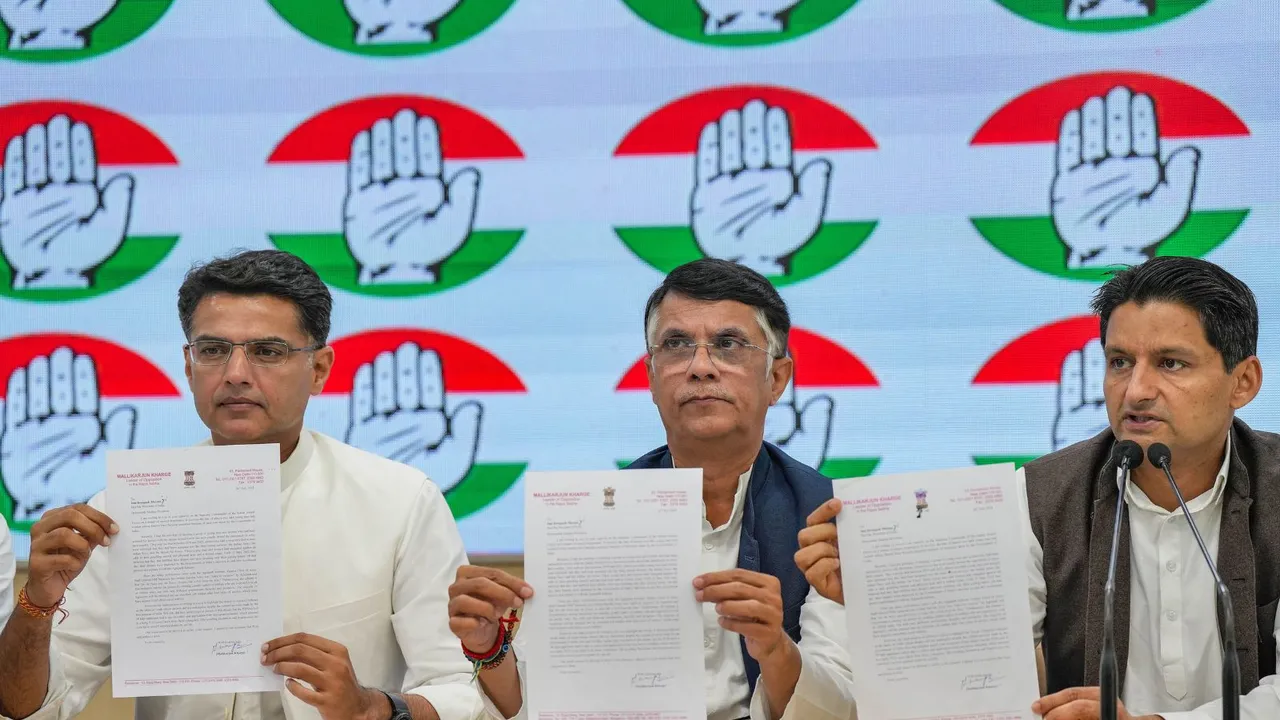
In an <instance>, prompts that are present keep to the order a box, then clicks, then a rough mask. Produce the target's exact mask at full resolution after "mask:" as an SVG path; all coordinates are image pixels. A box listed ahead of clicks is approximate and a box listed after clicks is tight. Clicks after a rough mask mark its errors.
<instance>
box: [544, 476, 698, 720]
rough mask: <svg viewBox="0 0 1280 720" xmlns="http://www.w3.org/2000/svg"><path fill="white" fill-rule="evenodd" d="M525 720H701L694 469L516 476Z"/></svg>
mask: <svg viewBox="0 0 1280 720" xmlns="http://www.w3.org/2000/svg"><path fill="white" fill-rule="evenodd" d="M524 483H525V566H524V571H525V580H526V581H528V582H529V584H530V585H532V586H533V589H534V596H533V598H531V599H530V600H529V602H528V603H527V604H526V605H525V607H524V614H523V616H522V622H521V626H520V629H519V632H520V634H521V635H522V636H523V637H522V639H521V648H522V650H521V652H522V653H523V654H524V657H522V658H521V660H523V661H524V665H525V669H526V673H527V675H526V678H525V706H526V708H527V709H528V713H529V718H530V720H578V719H579V718H587V717H593V718H594V717H601V716H602V715H601V713H608V717H610V718H611V719H612V720H631V719H635V720H639V719H640V718H644V719H645V720H704V718H706V716H707V703H706V690H705V688H704V682H705V680H704V677H705V675H704V671H703V649H702V614H701V611H700V610H699V608H698V603H697V600H696V599H695V597H694V592H695V589H694V587H693V579H694V577H696V576H697V574H698V571H699V568H700V564H701V561H700V558H701V553H702V541H701V536H702V471H701V470H700V469H654V470H613V471H600V472H592V471H578V472H530V473H526V474H525V478H524Z"/></svg>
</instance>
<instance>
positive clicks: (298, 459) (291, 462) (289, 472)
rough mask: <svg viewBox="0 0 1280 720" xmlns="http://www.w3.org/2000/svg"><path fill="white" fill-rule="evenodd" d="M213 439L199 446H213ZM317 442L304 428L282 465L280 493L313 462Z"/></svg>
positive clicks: (208, 439) (202, 442)
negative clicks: (295, 445)
mask: <svg viewBox="0 0 1280 720" xmlns="http://www.w3.org/2000/svg"><path fill="white" fill-rule="evenodd" d="M212 444H213V438H205V439H204V440H201V441H200V442H199V443H197V445H205V446H208V445H212ZM315 449H316V441H315V439H314V438H312V437H311V431H310V430H308V429H306V428H302V434H301V435H299V436H298V445H297V447H295V448H294V449H293V452H292V453H290V454H289V459H288V460H285V461H284V462H282V463H280V492H284V491H285V490H288V489H289V486H291V485H292V484H293V483H294V481H295V480H297V479H298V478H299V477H300V476H301V475H302V472H303V471H304V470H306V469H307V464H308V463H310V462H311V456H312V455H313V454H315Z"/></svg>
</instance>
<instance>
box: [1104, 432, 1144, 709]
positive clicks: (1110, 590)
mask: <svg viewBox="0 0 1280 720" xmlns="http://www.w3.org/2000/svg"><path fill="white" fill-rule="evenodd" d="M1111 461H1112V462H1113V463H1114V464H1115V466H1116V467H1117V468H1119V469H1120V471H1121V473H1120V497H1119V498H1117V499H1116V524H1115V527H1114V528H1112V530H1111V559H1110V561H1109V562H1108V564H1107V584H1106V585H1105V586H1103V591H1102V661H1101V662H1100V663H1099V668H1098V674H1099V675H1100V677H1099V678H1098V692H1099V694H1100V695H1101V696H1102V708H1101V720H1116V705H1117V703H1118V702H1119V696H1120V688H1119V684H1120V672H1119V668H1118V667H1117V666H1116V627H1115V604H1116V561H1117V558H1118V557H1119V553H1120V526H1121V525H1123V524H1124V511H1125V502H1124V496H1125V493H1126V492H1127V491H1128V489H1129V473H1130V472H1131V471H1132V470H1133V469H1134V468H1136V467H1138V466H1139V465H1141V464H1142V448H1141V447H1139V446H1138V443H1136V442H1134V441H1132V440H1121V441H1120V442H1118V443H1116V444H1115V446H1114V447H1112V448H1111Z"/></svg>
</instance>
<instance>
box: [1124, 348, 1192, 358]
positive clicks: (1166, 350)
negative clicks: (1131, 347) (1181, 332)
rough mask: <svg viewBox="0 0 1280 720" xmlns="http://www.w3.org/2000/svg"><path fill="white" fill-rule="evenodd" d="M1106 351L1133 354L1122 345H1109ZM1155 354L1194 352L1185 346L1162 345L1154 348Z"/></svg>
mask: <svg viewBox="0 0 1280 720" xmlns="http://www.w3.org/2000/svg"><path fill="white" fill-rule="evenodd" d="M1106 352H1107V353H1109V354H1110V353H1114V354H1117V355H1133V354H1134V353H1132V352H1130V351H1128V350H1126V349H1124V348H1122V347H1109V348H1107V349H1106ZM1155 354H1156V355H1187V356H1195V354H1196V352H1195V351H1194V350H1192V349H1191V348H1186V347H1162V348H1156V351H1155Z"/></svg>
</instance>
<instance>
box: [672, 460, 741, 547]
mask: <svg viewBox="0 0 1280 720" xmlns="http://www.w3.org/2000/svg"><path fill="white" fill-rule="evenodd" d="M755 466H756V464H755V463H751V464H750V465H748V466H747V469H746V470H745V471H744V472H743V473H742V474H741V475H739V476H738V489H737V490H736V491H734V493H733V510H732V511H730V512H729V519H728V520H727V521H726V522H725V524H724V525H721V526H720V527H718V528H711V530H722V529H724V528H726V527H729V526H730V525H733V524H734V521H736V520H737V519H738V518H739V517H740V516H741V515H742V506H743V505H744V504H745V503H746V497H747V484H748V483H749V482H751V470H752V468H754V467H755ZM671 467H673V468H674V467H679V465H676V458H675V456H674V455H673V456H672V457H671ZM702 523H703V525H707V524H708V521H707V503H706V501H705V500H704V501H703V502H702ZM706 529H707V528H705V527H704V528H703V530H706Z"/></svg>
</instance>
